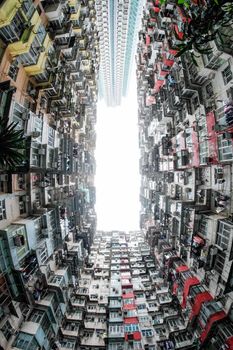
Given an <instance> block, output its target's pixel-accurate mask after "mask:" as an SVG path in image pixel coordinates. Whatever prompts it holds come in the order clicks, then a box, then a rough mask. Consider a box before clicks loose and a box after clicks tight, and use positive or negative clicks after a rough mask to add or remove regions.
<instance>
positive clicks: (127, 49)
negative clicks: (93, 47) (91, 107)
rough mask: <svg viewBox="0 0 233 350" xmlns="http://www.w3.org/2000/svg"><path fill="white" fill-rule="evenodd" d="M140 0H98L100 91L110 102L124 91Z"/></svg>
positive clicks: (140, 5) (129, 69) (129, 67)
mask: <svg viewBox="0 0 233 350" xmlns="http://www.w3.org/2000/svg"><path fill="white" fill-rule="evenodd" d="M142 5H143V0H134V1H132V0H127V1H121V0H117V1H110V0H104V1H102V0H97V1H96V12H97V27H98V31H99V39H100V42H99V45H100V81H99V84H100V85H101V92H102V94H103V97H104V99H105V101H106V103H107V105H109V106H117V105H120V103H121V97H122V96H125V95H126V93H127V88H128V82H129V76H130V72H131V68H132V63H133V57H134V52H135V48H136V40H137V27H138V23H139V20H140V15H141V10H142Z"/></svg>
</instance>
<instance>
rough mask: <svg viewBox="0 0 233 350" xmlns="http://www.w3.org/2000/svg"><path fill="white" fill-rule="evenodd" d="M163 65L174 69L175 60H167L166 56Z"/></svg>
mask: <svg viewBox="0 0 233 350" xmlns="http://www.w3.org/2000/svg"><path fill="white" fill-rule="evenodd" d="M163 63H164V64H165V65H166V66H168V67H172V66H173V64H174V60H169V59H168V58H166V56H165V57H164V58H163Z"/></svg>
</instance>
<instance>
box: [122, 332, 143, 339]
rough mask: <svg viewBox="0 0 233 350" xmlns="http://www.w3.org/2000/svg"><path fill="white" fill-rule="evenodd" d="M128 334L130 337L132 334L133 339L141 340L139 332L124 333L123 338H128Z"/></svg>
mask: <svg viewBox="0 0 233 350" xmlns="http://www.w3.org/2000/svg"><path fill="white" fill-rule="evenodd" d="M129 335H130V339H132V338H131V337H132V336H133V339H134V340H141V339H142V336H141V332H133V334H132V333H130V334H128V333H126V334H125V340H126V341H127V340H129Z"/></svg>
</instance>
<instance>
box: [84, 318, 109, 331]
mask: <svg viewBox="0 0 233 350" xmlns="http://www.w3.org/2000/svg"><path fill="white" fill-rule="evenodd" d="M84 326H85V329H98V330H103V331H105V332H106V330H107V326H106V317H104V316H102V317H97V316H91V315H89V314H88V315H87V316H86V317H85V319H84Z"/></svg>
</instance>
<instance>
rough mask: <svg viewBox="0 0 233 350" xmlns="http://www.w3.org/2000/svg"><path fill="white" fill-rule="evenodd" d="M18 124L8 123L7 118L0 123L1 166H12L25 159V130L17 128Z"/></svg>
mask: <svg viewBox="0 0 233 350" xmlns="http://www.w3.org/2000/svg"><path fill="white" fill-rule="evenodd" d="M16 126H17V124H16V123H11V124H9V125H7V120H6V121H4V120H2V121H1V124H0V168H6V167H8V168H12V167H15V166H17V165H20V164H21V163H22V162H23V161H24V160H25V157H24V154H23V150H24V149H25V137H24V130H17V129H16Z"/></svg>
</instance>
